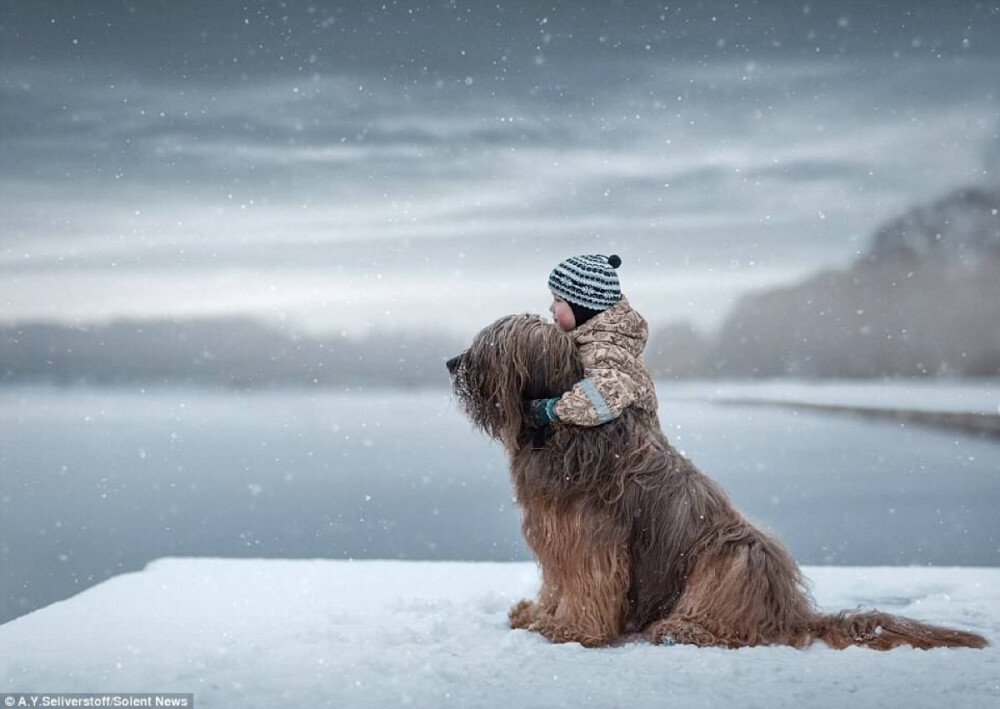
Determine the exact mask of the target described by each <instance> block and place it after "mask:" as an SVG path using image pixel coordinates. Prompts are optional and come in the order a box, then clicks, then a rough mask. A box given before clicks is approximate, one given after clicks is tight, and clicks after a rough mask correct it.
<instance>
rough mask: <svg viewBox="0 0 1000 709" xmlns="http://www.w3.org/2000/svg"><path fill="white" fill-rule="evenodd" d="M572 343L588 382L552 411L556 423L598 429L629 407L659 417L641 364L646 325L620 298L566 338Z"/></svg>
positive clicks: (644, 368) (576, 385)
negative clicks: (556, 417) (574, 343)
mask: <svg viewBox="0 0 1000 709" xmlns="http://www.w3.org/2000/svg"><path fill="white" fill-rule="evenodd" d="M569 334H570V335H571V336H572V337H573V339H574V340H575V341H576V346H577V351H578V352H579V355H580V362H581V364H583V368H584V375H585V376H586V379H584V380H583V381H581V382H578V383H577V384H575V385H574V386H573V388H572V389H571V390H570V391H568V392H566V393H565V394H563V395H562V397H561V398H560V399H559V401H557V402H556V404H555V406H554V407H553V409H554V411H555V413H556V416H558V417H559V420H560V421H563V422H565V423H571V424H575V425H577V426H598V425H600V424H602V423H606V422H607V421H611V420H612V419H615V418H617V417H618V416H619V415H620V414H621V412H622V411H624V410H625V408H626V407H628V406H636V407H638V408H640V409H644V410H646V411H648V412H649V413H651V414H652V415H653V418H654V419H656V418H657V413H656V409H657V404H656V391H655V390H654V388H653V382H652V379H650V376H649V372H648V371H647V370H646V365H645V363H644V362H643V361H642V350H643V348H645V346H646V339H647V338H648V336H649V326H648V325H647V324H646V321H645V320H644V319H643V317H642V316H641V315H639V313H637V312H636V311H635V310H632V308H631V307H630V306H629V304H628V301H627V300H626V299H625V298H622V299H621V300H620V301H618V302H617V303H616V304H615V305H613V306H611V307H610V308H608V309H607V310H605V311H604V312H602V313H599V314H598V315H595V316H594V317H593V318H591V319H590V320H588V321H587V322H585V323H584V324H583V325H581V326H580V327H578V328H576V329H575V330H571V331H570V333H569Z"/></svg>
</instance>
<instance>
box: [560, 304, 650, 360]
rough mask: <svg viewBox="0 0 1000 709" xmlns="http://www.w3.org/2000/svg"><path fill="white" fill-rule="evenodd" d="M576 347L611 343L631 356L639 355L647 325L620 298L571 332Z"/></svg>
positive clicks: (647, 334)
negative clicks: (595, 343) (596, 343)
mask: <svg viewBox="0 0 1000 709" xmlns="http://www.w3.org/2000/svg"><path fill="white" fill-rule="evenodd" d="M571 334H572V335H573V339H574V340H576V343H577V344H578V345H586V344H589V343H591V342H611V343H614V344H616V345H618V346H619V347H622V348H624V349H625V350H627V351H628V352H629V353H631V354H633V355H640V354H642V351H643V350H644V349H645V347H646V340H647V339H648V338H649V325H648V324H647V323H646V320H645V318H643V317H642V316H641V315H640V314H639V313H637V312H636V311H635V310H632V306H631V305H629V302H628V300H627V299H626V298H624V297H623V298H622V299H621V300H619V301H618V302H617V303H615V304H614V305H612V306H611V307H610V308H608V309H607V310H605V311H604V312H601V313H598V314H597V315H595V316H594V317H592V318H591V319H590V320H588V321H587V322H585V323H584V324H583V325H581V326H580V327H578V328H577V329H576V330H573V331H572V333H571Z"/></svg>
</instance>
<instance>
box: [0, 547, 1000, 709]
mask: <svg viewBox="0 0 1000 709" xmlns="http://www.w3.org/2000/svg"><path fill="white" fill-rule="evenodd" d="M805 571H806V573H807V575H808V576H809V577H810V578H811V579H812V580H813V582H814V593H815V596H816V600H817V602H818V603H819V604H820V605H821V606H823V607H824V608H827V609H839V608H848V607H854V606H857V605H877V606H878V607H880V608H882V609H885V610H889V611H893V612H898V613H903V614H906V615H910V616H913V617H916V618H920V619H923V620H928V621H932V622H938V623H946V624H951V625H954V626H957V627H962V628H968V629H972V630H976V631H978V632H981V633H984V634H985V635H986V636H987V637H988V638H989V639H990V641H991V643H992V646H991V647H989V648H987V649H986V650H934V651H929V652H928V651H918V650H911V649H909V648H903V649H898V650H894V651H892V652H889V653H877V652H874V651H869V650H863V649H859V648H850V649H848V650H846V651H841V652H838V651H834V650H830V649H829V648H827V647H825V646H823V645H816V646H814V647H812V648H809V649H808V650H805V651H798V650H793V649H791V648H785V647H774V648H751V649H742V650H721V649H698V648H694V647H681V646H677V647H656V646H652V645H649V644H647V643H643V642H634V643H629V644H627V645H624V646H621V647H615V648H609V649H602V650H585V649H583V648H581V647H580V646H578V645H562V646H557V645H551V644H549V643H548V642H546V641H545V640H543V639H542V638H540V637H539V636H537V635H534V634H532V633H528V632H525V631H511V630H509V629H508V628H507V625H506V611H507V608H508V606H509V605H510V603H511V602H512V601H513V600H515V599H518V598H521V597H524V596H530V595H532V594H533V592H534V590H535V589H536V588H537V584H538V579H537V575H536V571H535V567H534V565H533V564H530V563H506V564H505V563H460V562H389V561H364V562H350V561H285V560H282V561H276V560H270V561H261V560H249V561H247V560H219V559H163V560H160V561H156V562H154V563H152V564H150V565H149V566H148V567H147V568H146V569H145V570H144V571H142V572H140V573H135V574H127V575H123V576H118V577H116V578H113V579H111V580H109V581H106V582H105V583H102V584H100V585H98V586H96V587H94V588H92V589H90V590H88V591H85V592H84V593H81V594H80V595H78V596H75V597H73V598H71V599H69V600H68V601H64V602H61V603H56V604H54V605H52V606H49V607H47V608H44V609H41V610H39V611H36V612H34V613H32V614H30V615H27V616H25V617H23V618H19V619H17V620H14V621H12V622H10V623H8V624H6V625H3V626H0V694H3V693H5V692H31V691H39V692H42V691H44V692H59V691H62V692H70V691H73V692H110V691H114V692H126V691H133V692H153V691H156V692H183V693H189V692H190V693H193V694H194V697H195V706H197V707H201V708H202V709H204V708H205V707H276V706H292V705H295V706H331V707H384V706H423V707H439V706H455V707H493V706H517V707H558V706H573V707H580V706H601V707H606V706H630V707H631V706H644V707H645V706H666V705H668V704H669V705H672V706H698V707H731V706H767V707H773V706H845V705H850V706H852V707H866V706H879V707H881V706H892V705H906V706H907V707H925V706H926V707H931V706H945V705H948V706H961V707H996V706H998V703H1000V647H998V644H1000V569H984V568H978V569H977V568H940V567H937V568H924V567H905V568H888V567H880V568H865V567H807V568H806V569H805Z"/></svg>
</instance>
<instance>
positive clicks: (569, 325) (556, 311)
mask: <svg viewBox="0 0 1000 709" xmlns="http://www.w3.org/2000/svg"><path fill="white" fill-rule="evenodd" d="M549 312H550V313H552V319H553V320H555V321H556V325H558V326H559V329H560V330H564V331H566V332H569V331H570V330H572V329H573V328H574V327H576V317H575V316H574V315H573V309H572V308H570V307H569V303H567V302H566V301H565V300H563V299H562V298H560V297H559V296H558V295H556V294H555V293H553V294H552V305H550V306H549Z"/></svg>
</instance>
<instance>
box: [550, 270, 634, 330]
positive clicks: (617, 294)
mask: <svg viewBox="0 0 1000 709" xmlns="http://www.w3.org/2000/svg"><path fill="white" fill-rule="evenodd" d="M621 265H622V260H621V259H620V258H618V257H617V256H597V255H593V256H573V257H571V258H568V259H566V260H565V261H563V262H562V263H560V264H559V265H558V266H556V267H555V268H554V269H552V273H550V274H549V288H550V289H551V290H552V292H553V293H555V294H556V295H558V296H559V297H560V298H562V299H563V300H565V301H566V302H567V303H570V304H571V305H573V304H575V305H582V306H583V307H584V308H587V309H589V310H595V311H597V312H600V311H602V310H607V309H608V308H610V307H611V306H612V305H614V304H615V303H617V302H618V301H619V300H621V299H622V289H621V285H620V284H619V283H618V274H617V273H615V269H616V268H618V267H619V266H621ZM577 324H579V323H577Z"/></svg>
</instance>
